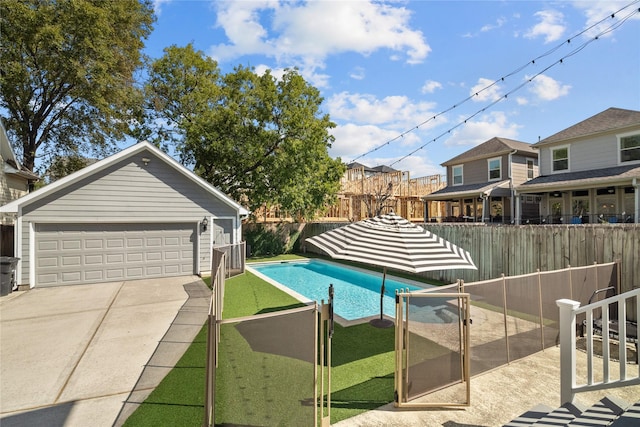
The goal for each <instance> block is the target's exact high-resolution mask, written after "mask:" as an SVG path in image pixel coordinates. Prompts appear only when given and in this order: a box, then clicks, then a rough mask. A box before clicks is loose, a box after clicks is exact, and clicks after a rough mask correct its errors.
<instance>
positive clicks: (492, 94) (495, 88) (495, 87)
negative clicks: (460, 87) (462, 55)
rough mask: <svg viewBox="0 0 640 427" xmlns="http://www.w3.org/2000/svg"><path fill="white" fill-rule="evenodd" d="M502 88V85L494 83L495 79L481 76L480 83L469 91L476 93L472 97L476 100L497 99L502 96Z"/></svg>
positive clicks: (471, 93)
mask: <svg viewBox="0 0 640 427" xmlns="http://www.w3.org/2000/svg"><path fill="white" fill-rule="evenodd" d="M501 89H502V88H501V87H500V85H499V84H497V83H494V81H493V80H490V79H485V78H484V77H480V78H479V79H478V83H477V84H476V85H475V86H473V87H472V88H471V90H470V91H469V95H476V96H474V97H473V98H471V99H473V100H474V101H476V102H482V101H495V100H497V99H500V98H501V96H502V95H501V94H500V90H501Z"/></svg>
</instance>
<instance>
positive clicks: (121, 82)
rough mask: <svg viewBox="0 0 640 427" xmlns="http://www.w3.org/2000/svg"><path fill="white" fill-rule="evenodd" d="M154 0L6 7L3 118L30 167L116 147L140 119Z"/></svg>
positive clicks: (9, 1)
mask: <svg viewBox="0 0 640 427" xmlns="http://www.w3.org/2000/svg"><path fill="white" fill-rule="evenodd" d="M154 19H155V16H154V13H153V6H152V3H151V1H150V0H117V1H114V0H1V1H0V43H1V47H0V90H1V94H0V95H1V97H0V114H3V115H5V117H4V120H5V124H6V127H7V131H8V132H9V133H10V134H12V136H14V141H18V146H17V147H16V149H17V152H18V153H21V154H22V157H23V162H22V163H23V164H24V166H26V167H27V168H29V169H30V170H33V168H34V166H35V162H36V157H43V164H44V166H46V164H47V159H50V158H53V157H54V156H56V155H58V156H59V155H67V154H70V155H77V154H78V153H83V152H85V153H91V154H93V155H104V154H105V153H108V152H109V151H111V150H113V149H114V148H115V142H116V141H118V140H122V139H123V138H124V136H125V135H127V134H128V133H129V132H130V131H131V130H132V129H133V128H134V126H133V125H134V124H135V122H136V119H139V118H140V111H141V108H140V107H141V105H142V102H143V98H142V90H141V89H140V88H137V87H136V84H135V75H136V72H137V71H138V70H139V69H140V67H141V65H142V64H143V57H142V54H141V50H142V48H143V47H144V45H143V40H144V39H145V38H146V37H148V35H149V34H150V32H151V30H152V27H151V26H152V24H153V22H154Z"/></svg>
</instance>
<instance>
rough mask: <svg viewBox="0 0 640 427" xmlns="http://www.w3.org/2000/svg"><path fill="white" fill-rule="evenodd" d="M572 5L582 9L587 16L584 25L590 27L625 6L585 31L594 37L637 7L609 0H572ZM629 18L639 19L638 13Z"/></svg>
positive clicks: (605, 35)
mask: <svg viewBox="0 0 640 427" xmlns="http://www.w3.org/2000/svg"><path fill="white" fill-rule="evenodd" d="M573 5H574V7H575V8H576V9H580V10H582V11H583V13H584V15H585V17H586V18H587V22H586V23H585V27H590V26H592V25H594V24H596V23H597V22H599V21H601V20H603V19H604V18H607V17H610V16H611V14H613V13H615V12H617V11H618V10H620V9H622V8H623V7H625V6H629V7H626V8H625V9H624V10H622V11H621V12H620V13H618V14H617V15H616V17H615V19H605V20H604V22H603V23H602V24H599V25H596V26H595V27H593V28H592V29H590V30H589V31H587V32H586V33H585V36H587V37H595V36H596V35H599V34H600V33H601V32H602V31H603V30H605V29H606V28H608V27H609V26H611V25H612V24H613V23H615V22H617V20H618V19H619V18H622V17H625V16H627V15H628V14H629V13H631V12H633V10H634V8H637V5H632V4H631V3H629V2H627V1H611V0H598V1H595V0H592V1H574V2H573ZM631 19H636V20H638V19H640V15H639V14H636V15H635V16H633V17H632V18H631ZM612 34H613V32H610V33H605V34H603V35H601V37H609V36H611V35H612Z"/></svg>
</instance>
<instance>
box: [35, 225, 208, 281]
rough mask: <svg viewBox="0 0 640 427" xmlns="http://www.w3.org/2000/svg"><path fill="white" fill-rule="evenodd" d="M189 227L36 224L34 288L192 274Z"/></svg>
mask: <svg viewBox="0 0 640 427" xmlns="http://www.w3.org/2000/svg"><path fill="white" fill-rule="evenodd" d="M195 233H196V227H195V224H38V226H37V232H36V242H35V243H36V245H35V246H36V248H37V253H36V286H53V285H61V284H62V285H64V284H80V283H97V282H105V281H114V280H127V279H140V278H149V277H163V276H171V275H185V274H193V273H194V250H195V241H196V240H197V239H196V237H195Z"/></svg>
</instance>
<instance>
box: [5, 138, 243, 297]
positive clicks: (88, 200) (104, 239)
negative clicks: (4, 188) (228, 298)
mask: <svg viewBox="0 0 640 427" xmlns="http://www.w3.org/2000/svg"><path fill="white" fill-rule="evenodd" d="M0 212H6V213H14V214H15V215H16V222H15V227H16V229H15V248H16V251H15V253H16V256H17V257H19V258H20V261H19V263H18V269H17V282H18V284H19V285H21V286H27V285H28V286H29V287H34V286H38V287H41V286H58V285H75V284H86V283H101V282H112V281H118V280H135V279H143V278H153V277H167V276H181V275H192V274H202V273H205V272H208V271H210V269H211V256H212V253H211V248H212V246H213V245H222V244H231V243H239V242H240V240H241V235H242V233H241V227H242V223H241V219H242V217H244V216H246V215H247V214H248V213H249V212H248V211H247V210H246V209H244V208H243V207H242V206H240V205H239V204H238V203H236V202H235V201H233V200H232V199H230V198H229V197H228V196H226V195H225V194H223V193H222V192H220V191H219V190H217V189H216V188H214V187H212V186H211V185H210V184H209V183H207V182H206V181H204V180H202V179H201V178H199V177H198V176H196V175H195V174H194V173H193V172H191V171H190V170H188V169H186V168H185V167H183V166H182V165H181V164H179V163H178V162H177V161H175V160H174V159H173V158H171V157H170V156H168V155H167V154H166V153H164V152H162V151H161V150H159V149H158V148H156V147H154V146H153V145H151V144H149V143H148V142H141V143H138V144H135V145H133V146H131V147H129V148H127V149H125V150H123V151H121V152H120V153H118V154H116V155H113V156H111V157H108V158H106V159H104V160H102V161H99V162H97V163H94V164H93V165H91V166H88V167H86V168H84V169H82V170H81V171H78V172H76V173H74V174H72V175H69V176H67V177H65V178H63V179H60V180H58V181H56V182H54V183H53V184H50V185H48V186H46V187H43V188H41V189H40V190H37V191H35V192H33V193H31V194H29V195H27V196H24V197H22V198H20V199H18V200H15V201H13V202H11V203H9V204H7V205H4V206H2V207H0Z"/></svg>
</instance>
